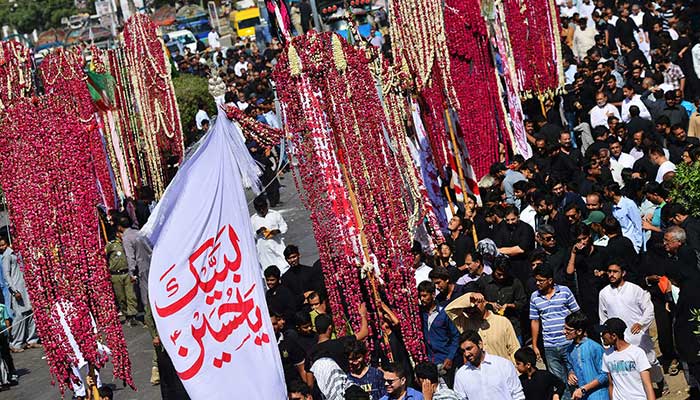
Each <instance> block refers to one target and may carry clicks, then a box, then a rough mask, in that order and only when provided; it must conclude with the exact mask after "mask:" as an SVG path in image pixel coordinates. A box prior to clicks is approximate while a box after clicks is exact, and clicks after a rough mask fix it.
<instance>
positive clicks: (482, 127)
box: [445, 0, 509, 179]
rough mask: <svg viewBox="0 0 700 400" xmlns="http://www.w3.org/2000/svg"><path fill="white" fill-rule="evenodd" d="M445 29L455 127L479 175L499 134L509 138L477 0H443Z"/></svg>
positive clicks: (485, 170) (486, 166)
mask: <svg viewBox="0 0 700 400" xmlns="http://www.w3.org/2000/svg"><path fill="white" fill-rule="evenodd" d="M445 31H446V32H447V44H448V47H449V49H450V62H451V72H452V82H453V83H454V85H455V91H456V92H457V97H458V99H459V109H458V110H457V112H458V115H459V127H460V129H461V134H462V137H463V138H464V142H465V144H466V146H467V149H468V150H469V158H470V159H471V160H472V162H473V164H472V166H473V167H474V171H475V173H476V178H477V179H479V178H481V177H482V176H484V175H486V174H487V173H488V170H489V167H490V166H491V164H492V163H494V162H495V161H497V160H498V143H499V140H498V137H499V135H501V137H502V138H503V141H504V142H506V143H507V141H508V140H509V138H508V134H507V131H506V127H505V118H504V115H503V110H502V108H501V105H500V104H499V102H500V101H501V98H500V97H499V91H498V84H497V82H496V79H497V77H496V71H495V66H494V64H493V60H492V59H491V54H490V51H489V41H488V37H487V28H486V23H485V21H484V18H483V17H482V15H481V6H480V3H479V2H478V1H463V0H447V2H446V7H445Z"/></svg>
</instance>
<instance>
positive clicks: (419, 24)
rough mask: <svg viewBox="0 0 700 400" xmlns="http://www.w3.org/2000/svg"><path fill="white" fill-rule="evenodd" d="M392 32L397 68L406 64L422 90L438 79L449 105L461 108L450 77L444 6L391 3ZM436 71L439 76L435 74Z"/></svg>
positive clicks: (422, 0)
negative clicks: (403, 63) (435, 70)
mask: <svg viewBox="0 0 700 400" xmlns="http://www.w3.org/2000/svg"><path fill="white" fill-rule="evenodd" d="M389 9H390V10H391V12H389V30H390V33H391V39H392V48H393V49H394V55H395V58H396V61H397V64H399V65H400V64H401V63H402V62H406V63H408V64H409V66H410V70H411V72H413V76H414V78H415V81H416V85H417V87H418V89H419V90H422V89H423V88H425V87H426V86H428V85H429V84H430V82H431V81H432V80H433V79H439V81H438V84H440V85H441V86H442V87H444V88H445V91H446V93H447V96H448V98H449V99H450V103H451V104H452V105H453V106H454V107H459V104H458V102H457V94H456V93H455V91H454V87H453V84H452V75H451V74H450V58H449V51H448V49H447V43H446V40H445V39H446V35H445V25H444V21H443V6H442V4H441V2H438V1H435V0H390V1H389ZM435 67H437V68H438V69H439V70H440V74H439V75H436V74H433V68H435Z"/></svg>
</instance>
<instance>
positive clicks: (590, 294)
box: [567, 246, 608, 326]
mask: <svg viewBox="0 0 700 400" xmlns="http://www.w3.org/2000/svg"><path fill="white" fill-rule="evenodd" d="M569 254H571V249H569ZM605 257H606V254H605V251H604V249H603V248H602V247H599V246H593V251H592V252H590V253H589V252H588V251H587V250H583V251H582V252H579V253H577V254H576V261H575V264H574V273H573V274H567V278H568V280H569V284H568V285H567V286H568V287H569V288H571V290H572V292H574V294H575V295H576V300H577V302H578V304H579V306H581V311H583V312H584V313H585V314H586V315H587V316H588V318H589V320H590V322H591V323H590V325H591V326H596V325H598V318H599V317H598V293H599V292H600V290H601V289H602V288H603V287H605V285H607V284H608V279H607V274H605V275H603V276H601V277H597V276H595V273H594V271H596V270H597V271H607V265H605ZM567 263H568V260H567Z"/></svg>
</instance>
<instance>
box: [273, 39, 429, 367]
mask: <svg viewBox="0 0 700 400" xmlns="http://www.w3.org/2000/svg"><path fill="white" fill-rule="evenodd" d="M368 62H369V61H368V59H367V57H366V56H365V53H364V52H362V51H358V50H355V49H353V48H352V47H350V46H349V45H348V44H347V43H346V42H345V41H344V40H342V39H340V38H339V37H338V36H337V35H334V34H332V33H323V34H316V33H315V32H314V33H311V34H307V35H305V36H298V37H296V38H294V39H293V40H292V41H291V43H290V44H288V45H287V47H286V48H285V51H283V54H282V55H281V57H280V58H279V62H278V65H277V67H276V69H275V73H274V77H275V81H276V82H277V87H278V94H279V97H280V101H281V102H282V105H283V112H284V115H285V117H286V122H287V126H286V128H287V130H288V132H289V134H290V135H291V138H292V142H293V146H292V150H291V152H292V155H293V156H295V157H297V158H298V159H299V169H298V175H299V176H298V177H297V179H298V181H297V182H298V183H300V184H301V186H302V187H303V189H304V191H305V192H306V193H307V196H306V197H305V202H306V205H307V207H308V208H309V209H310V210H311V219H312V223H313V227H314V234H315V237H316V240H317V242H318V245H319V254H320V258H321V263H322V265H323V268H324V275H326V277H327V279H328V282H327V283H328V286H329V295H330V296H329V297H330V300H331V305H332V308H333V310H334V315H335V318H336V323H339V324H341V325H338V326H342V323H343V322H344V319H345V318H346V317H345V315H347V316H349V318H350V320H351V322H352V323H353V325H354V326H357V324H358V322H359V318H358V316H357V313H356V312H355V310H356V307H357V304H358V303H359V302H361V301H362V300H363V299H362V293H363V289H364V293H372V284H371V282H368V280H367V279H365V280H360V267H363V266H364V267H363V268H365V270H366V269H367V268H369V269H371V267H369V265H370V264H375V263H376V265H377V266H378V267H379V275H378V277H379V278H381V280H382V281H383V282H384V283H385V285H386V287H385V288H384V289H385V292H386V295H387V297H388V299H389V302H390V303H391V304H392V305H393V306H394V307H395V308H396V310H397V312H398V314H399V316H400V319H401V330H402V332H403V335H404V339H405V341H406V346H407V348H408V350H409V352H410V353H411V354H412V355H413V356H414V357H416V358H417V359H420V358H422V357H423V354H424V347H423V342H422V332H421V330H420V328H419V326H418V324H417V323H416V322H415V321H418V320H419V315H418V310H417V305H416V301H415V299H416V298H417V293H416V292H415V282H414V278H413V271H412V269H411V267H410V266H411V256H410V254H409V249H410V245H411V243H410V239H411V238H410V237H409V235H407V234H406V227H407V223H408V214H407V205H406V204H405V203H404V201H403V199H404V198H407V196H408V195H407V193H405V188H404V185H403V183H402V181H401V176H400V174H399V172H398V168H397V165H396V162H395V159H393V157H392V156H390V155H389V152H390V151H391V150H390V149H389V148H388V146H387V143H386V141H385V137H384V133H383V132H384V131H383V127H384V126H387V122H386V118H385V115H384V112H383V110H382V108H381V103H380V102H379V99H378V96H377V91H376V88H375V86H374V81H373V79H372V76H371V74H370V71H369V68H368V65H367V64H368ZM346 185H348V186H346ZM300 189H301V188H300ZM353 195H354V198H355V199H356V201H357V207H358V209H359V213H360V215H361V218H362V220H361V221H358V220H356V218H355V216H354V213H353V209H352V207H351V206H350V203H349V200H350V199H351V196H353ZM359 227H361V228H362V232H363V233H364V238H365V239H366V244H367V252H368V253H369V257H370V259H369V260H368V259H366V257H365V255H364V251H363V250H362V245H363V241H362V240H361V238H360V239H359V240H358V235H357V233H358V231H357V229H358V228H359ZM379 283H380V282H377V284H379ZM368 297H369V298H370V299H371V300H374V297H373V296H368ZM369 306H370V307H369V308H370V312H371V315H372V318H371V325H370V328H371V334H372V336H373V338H374V339H375V340H376V341H379V340H381V330H380V323H381V319H380V318H379V317H378V315H377V306H378V305H377V304H375V303H374V301H370V302H369ZM343 314H345V315H343Z"/></svg>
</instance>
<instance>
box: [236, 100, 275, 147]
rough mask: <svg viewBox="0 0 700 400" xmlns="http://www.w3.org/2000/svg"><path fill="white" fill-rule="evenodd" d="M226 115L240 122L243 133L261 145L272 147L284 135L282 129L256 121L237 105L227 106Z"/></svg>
mask: <svg viewBox="0 0 700 400" xmlns="http://www.w3.org/2000/svg"><path fill="white" fill-rule="evenodd" d="M225 109H226V117H228V119H230V120H233V121H236V122H238V124H239V125H240V126H241V130H242V131H243V134H244V135H245V136H246V137H247V138H248V139H250V140H254V141H256V142H257V143H259V144H260V145H261V146H265V147H270V146H274V145H276V144H278V143H279V142H280V139H282V137H283V136H284V131H283V130H282V129H275V128H273V127H271V126H270V125H267V124H263V123H262V122H258V121H256V120H255V119H254V118H252V117H251V116H249V115H247V114H246V113H244V112H243V111H241V109H240V108H238V107H236V106H226V107H225Z"/></svg>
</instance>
